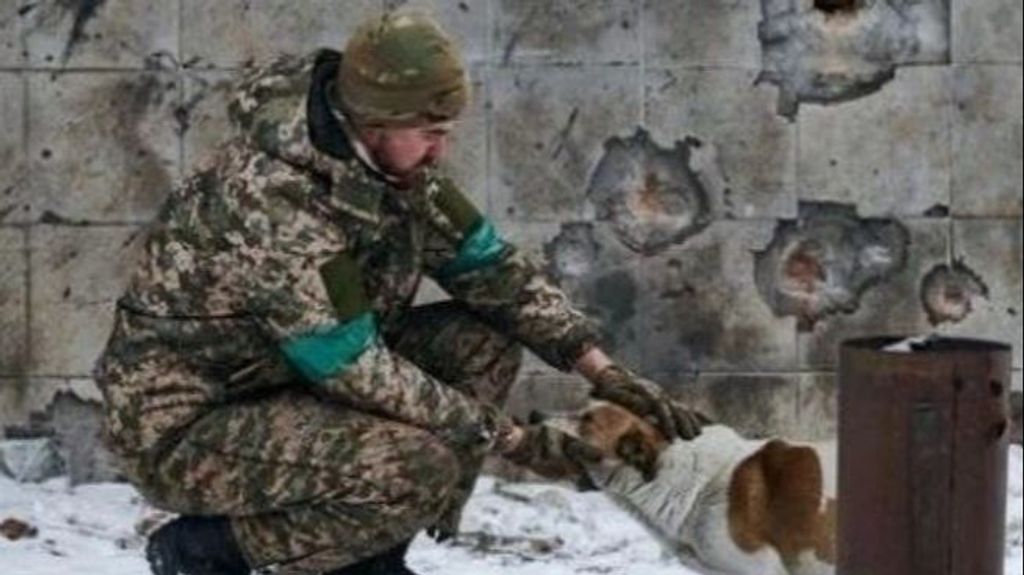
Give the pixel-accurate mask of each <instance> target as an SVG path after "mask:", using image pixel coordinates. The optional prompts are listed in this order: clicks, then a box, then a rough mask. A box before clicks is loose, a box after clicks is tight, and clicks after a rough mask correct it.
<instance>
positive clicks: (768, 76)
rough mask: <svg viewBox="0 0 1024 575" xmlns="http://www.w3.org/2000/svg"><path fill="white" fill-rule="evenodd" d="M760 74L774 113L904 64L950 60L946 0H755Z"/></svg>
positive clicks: (880, 77)
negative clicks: (773, 96) (773, 88)
mask: <svg viewBox="0 0 1024 575" xmlns="http://www.w3.org/2000/svg"><path fill="white" fill-rule="evenodd" d="M761 12H762V21H761V23H760V25H759V27H758V37H759V39H760V41H761V47H762V72H761V75H760V77H759V79H758V81H759V82H761V81H764V82H771V83H772V84H775V85H777V86H778V87H779V102H778V112H779V114H781V115H783V116H786V117H787V118H790V119H793V118H794V117H795V116H796V114H797V112H798V110H799V107H800V104H801V103H804V102H811V103H816V104H837V103H841V102H846V101H850V100H854V99H857V98H861V97H864V96H866V95H869V94H872V93H874V92H877V91H878V90H880V89H881V88H882V87H883V86H884V85H885V84H886V83H888V82H889V81H890V80H892V79H893V77H895V74H896V67H897V66H899V65H904V64H920V63H940V64H941V63H949V60H950V57H949V44H950V42H949V36H950V33H949V28H950V17H949V12H950V11H949V0H870V1H869V0H815V1H814V2H813V3H806V2H798V1H794V0H761Z"/></svg>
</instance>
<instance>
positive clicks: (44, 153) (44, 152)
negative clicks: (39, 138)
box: [39, 148, 53, 160]
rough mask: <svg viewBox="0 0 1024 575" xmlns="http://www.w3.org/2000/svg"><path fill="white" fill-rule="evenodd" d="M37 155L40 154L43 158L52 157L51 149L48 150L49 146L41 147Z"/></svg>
mask: <svg viewBox="0 0 1024 575" xmlns="http://www.w3.org/2000/svg"><path fill="white" fill-rule="evenodd" d="M39 155H40V156H42V158H43V159H44V160H49V159H50V158H52V157H53V151H52V150H50V149H49V148H43V150H42V151H41V152H40V153H39Z"/></svg>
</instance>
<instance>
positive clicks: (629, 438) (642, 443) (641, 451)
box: [615, 429, 658, 481]
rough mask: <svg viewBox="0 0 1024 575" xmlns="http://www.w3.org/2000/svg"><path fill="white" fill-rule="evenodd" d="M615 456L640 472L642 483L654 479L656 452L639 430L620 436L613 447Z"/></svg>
mask: <svg viewBox="0 0 1024 575" xmlns="http://www.w3.org/2000/svg"><path fill="white" fill-rule="evenodd" d="M615 454H616V455H618V456H619V457H621V458H622V460H623V461H625V462H626V463H628V464H630V465H632V466H633V467H636V468H637V469H638V470H640V473H641V475H643V477H644V481H652V480H653V479H654V476H655V472H656V471H657V467H658V451H657V449H655V448H654V446H653V445H651V442H650V441H648V439H647V437H645V436H644V434H643V432H642V431H640V430H639V429H631V430H629V431H627V432H626V433H624V434H622V436H621V437H620V438H619V443H618V445H616V446H615Z"/></svg>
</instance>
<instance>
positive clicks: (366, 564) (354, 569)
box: [325, 541, 416, 575]
mask: <svg viewBox="0 0 1024 575" xmlns="http://www.w3.org/2000/svg"><path fill="white" fill-rule="evenodd" d="M410 543H412V541H406V542H405V543H402V544H401V545H396V546H395V547H392V548H391V549H388V550H387V551H385V552H383V553H381V554H379V555H374V556H373V557H367V558H366V559H363V560H362V561H360V562H358V563H353V564H352V565H349V566H347V567H342V568H341V569H338V570H336V571H331V572H330V573H326V574H325V575H416V572H415V571H412V570H411V569H409V568H408V567H407V566H406V565H405V553H406V552H407V551H408V550H409V544H410Z"/></svg>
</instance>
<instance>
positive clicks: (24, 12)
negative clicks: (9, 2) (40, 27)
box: [18, 4, 36, 16]
mask: <svg viewBox="0 0 1024 575" xmlns="http://www.w3.org/2000/svg"><path fill="white" fill-rule="evenodd" d="M35 9H36V5H35V4H25V5H24V6H22V7H20V8H18V16H28V14H29V12H32V11H33V10H35Z"/></svg>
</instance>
